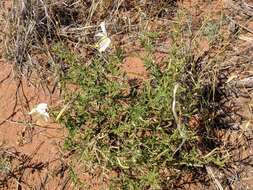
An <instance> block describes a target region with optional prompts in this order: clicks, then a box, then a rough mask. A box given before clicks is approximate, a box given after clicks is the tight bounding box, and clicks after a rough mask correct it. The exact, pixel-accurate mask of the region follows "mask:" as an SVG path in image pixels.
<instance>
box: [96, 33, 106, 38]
mask: <svg viewBox="0 0 253 190" xmlns="http://www.w3.org/2000/svg"><path fill="white" fill-rule="evenodd" d="M95 36H96V37H106V36H105V34H104V33H102V32H99V33H97V34H96V35H95Z"/></svg>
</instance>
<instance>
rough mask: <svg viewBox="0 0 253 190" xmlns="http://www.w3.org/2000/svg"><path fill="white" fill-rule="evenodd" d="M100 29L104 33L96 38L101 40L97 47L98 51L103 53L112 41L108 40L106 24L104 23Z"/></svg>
mask: <svg viewBox="0 0 253 190" xmlns="http://www.w3.org/2000/svg"><path fill="white" fill-rule="evenodd" d="M100 28H101V30H102V32H99V33H97V34H96V35H95V36H96V37H99V38H100V39H99V41H98V43H97V45H96V46H97V48H98V51H99V52H100V53H102V52H104V51H105V50H106V49H107V48H108V47H109V46H110V44H111V39H110V38H108V36H107V32H106V29H105V22H102V23H101V24H100Z"/></svg>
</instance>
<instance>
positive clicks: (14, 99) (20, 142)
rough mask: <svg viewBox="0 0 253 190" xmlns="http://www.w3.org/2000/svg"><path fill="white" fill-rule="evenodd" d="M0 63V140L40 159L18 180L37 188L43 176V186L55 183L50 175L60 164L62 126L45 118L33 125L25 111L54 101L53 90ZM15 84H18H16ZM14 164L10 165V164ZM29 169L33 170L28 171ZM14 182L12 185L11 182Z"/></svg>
mask: <svg viewBox="0 0 253 190" xmlns="http://www.w3.org/2000/svg"><path fill="white" fill-rule="evenodd" d="M0 63H1V68H2V69H1V71H0V81H2V83H1V84H0V101H1V106H0V123H1V125H0V140H1V145H2V146H3V147H5V148H7V147H8V148H9V147H12V148H14V149H15V151H16V152H20V153H21V155H22V156H23V157H24V156H27V157H31V160H30V163H33V164H35V165H36V163H37V164H38V163H40V165H41V167H42V168H41V170H38V171H37V170H36V169H32V168H27V169H25V170H24V171H23V176H22V177H21V178H20V180H22V181H25V182H26V185H24V184H22V183H21V186H23V185H24V186H23V187H25V189H26V188H28V187H33V188H36V189H37V188H38V187H39V186H41V185H42V184H43V181H45V179H46V178H47V182H45V184H44V185H45V186H48V187H49V186H50V187H51V188H47V189H52V187H58V183H59V181H57V180H55V178H53V177H52V176H53V170H55V169H57V167H60V166H61V158H62V155H61V152H60V145H61V144H62V142H63V138H64V136H65V134H64V129H63V128H61V127H60V126H59V125H57V124H55V123H53V122H48V123H44V124H43V125H36V121H35V120H33V119H32V118H31V117H30V116H29V115H28V114H27V113H28V112H29V110H30V109H31V108H32V107H34V106H35V105H36V104H38V103H40V102H45V103H48V105H49V106H52V105H55V104H56V103H57V98H58V97H59V96H58V95H57V94H55V95H54V96H52V95H51V94H49V93H48V92H47V91H43V89H42V88H38V87H35V86H32V85H30V84H29V83H28V81H25V80H22V81H17V80H15V79H14V76H13V72H12V67H11V65H8V64H6V63H3V62H0ZM18 86H19V87H18ZM12 167H14V165H13V166H12ZM32 170H35V171H34V172H32ZM8 183H9V184H8V185H10V186H9V187H8V189H13V188H14V186H15V185H16V184H13V183H14V181H10V182H8ZM11 184H12V185H14V186H12V185H11Z"/></svg>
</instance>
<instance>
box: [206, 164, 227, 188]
mask: <svg viewBox="0 0 253 190" xmlns="http://www.w3.org/2000/svg"><path fill="white" fill-rule="evenodd" d="M206 171H207V173H208V174H209V175H210V177H211V178H212V179H213V181H214V183H215V185H216V186H217V188H218V189H219V190H224V189H223V187H222V186H221V184H220V182H219V181H218V180H217V179H216V177H215V176H214V173H213V170H212V168H211V167H210V166H206Z"/></svg>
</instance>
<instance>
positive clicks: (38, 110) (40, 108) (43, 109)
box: [28, 103, 49, 121]
mask: <svg viewBox="0 0 253 190" xmlns="http://www.w3.org/2000/svg"><path fill="white" fill-rule="evenodd" d="M47 111H48V106H47V104H46V103H40V104H38V105H37V106H36V107H35V108H33V109H32V110H31V111H30V112H29V113H28V114H29V115H31V114H37V115H39V116H41V117H42V118H43V119H45V121H48V119H49V114H48V112H47Z"/></svg>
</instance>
